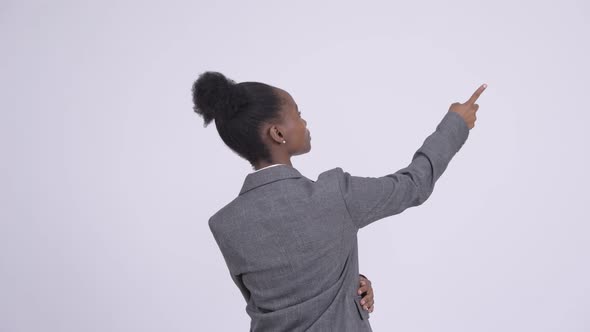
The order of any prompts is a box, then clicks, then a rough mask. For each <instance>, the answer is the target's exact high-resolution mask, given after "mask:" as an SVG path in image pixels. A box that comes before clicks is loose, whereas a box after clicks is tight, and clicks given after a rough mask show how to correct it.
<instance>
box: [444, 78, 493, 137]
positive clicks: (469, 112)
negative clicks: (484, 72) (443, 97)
mask: <svg viewBox="0 0 590 332" xmlns="http://www.w3.org/2000/svg"><path fill="white" fill-rule="evenodd" d="M487 87H488V85H487V84H482V85H481V86H480V87H479V88H478V89H477V90H476V91H475V92H474V93H473V95H472V96H471V98H469V100H468V101H466V102H464V103H463V104H461V103H453V104H451V107H450V108H449V112H456V113H457V114H459V115H460V116H461V117H462V118H463V120H465V123H466V124H467V127H468V128H469V129H471V128H473V127H474V126H475V120H477V117H476V116H475V112H477V110H478V109H479V105H478V104H476V103H475V101H476V100H477V98H479V96H480V95H481V93H482V92H483V91H484V90H485V89H486V88H487Z"/></svg>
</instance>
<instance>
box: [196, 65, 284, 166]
mask: <svg viewBox="0 0 590 332" xmlns="http://www.w3.org/2000/svg"><path fill="white" fill-rule="evenodd" d="M192 94H193V104H194V106H193V110H194V111H195V112H196V113H197V114H199V115H201V116H202V117H203V119H204V124H203V127H207V125H209V123H210V122H211V121H213V120H215V126H216V127H217V132H218V133H219V136H221V139H222V140H223V142H224V143H225V144H226V145H227V146H228V147H229V148H230V149H232V150H233V151H234V152H236V153H237V154H238V155H239V156H240V157H242V158H244V159H246V160H248V161H249V162H250V164H251V165H252V166H254V164H255V163H257V162H260V161H267V162H269V163H270V162H272V160H271V156H270V151H269V149H268V148H267V147H266V145H265V144H264V143H263V141H262V135H261V133H260V128H261V125H262V124H263V123H265V122H267V121H269V120H278V119H279V118H280V113H279V111H280V110H281V104H282V100H281V98H280V97H279V95H278V94H277V92H276V91H275V89H274V87H272V86H270V85H268V84H265V83H260V82H241V83H236V82H234V81H233V80H231V79H229V78H227V77H225V76H224V75H223V74H222V73H219V72H214V71H207V72H204V73H202V74H201V75H199V77H198V79H197V80H196V81H195V82H194V84H193V87H192Z"/></svg>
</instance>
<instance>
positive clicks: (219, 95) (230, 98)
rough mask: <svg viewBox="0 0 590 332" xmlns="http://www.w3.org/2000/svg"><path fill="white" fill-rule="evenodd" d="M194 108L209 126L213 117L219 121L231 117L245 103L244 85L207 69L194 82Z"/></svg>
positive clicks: (205, 124)
mask: <svg viewBox="0 0 590 332" xmlns="http://www.w3.org/2000/svg"><path fill="white" fill-rule="evenodd" d="M192 93H193V103H194V106H193V110H194V111H195V112H196V113H197V114H199V115H201V116H202V117H203V119H204V121H205V123H204V126H207V125H208V124H209V123H210V122H211V121H213V119H215V121H216V122H217V123H218V122H220V120H221V121H224V120H229V119H231V118H232V117H233V116H234V115H235V114H236V113H237V112H238V110H239V108H240V106H242V105H243V104H245V103H246V102H247V101H246V98H245V95H244V92H243V88H242V86H240V85H239V84H236V82H234V81H233V80H231V79H229V78H227V77H225V76H224V75H223V74H222V73H219V72H215V71H207V72H204V73H202V74H201V75H199V77H198V78H197V80H196V81H195V82H194V84H193V88H192Z"/></svg>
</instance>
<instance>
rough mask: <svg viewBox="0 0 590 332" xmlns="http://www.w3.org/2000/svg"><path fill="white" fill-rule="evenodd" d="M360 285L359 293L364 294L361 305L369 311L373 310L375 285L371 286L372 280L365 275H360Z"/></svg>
mask: <svg viewBox="0 0 590 332" xmlns="http://www.w3.org/2000/svg"><path fill="white" fill-rule="evenodd" d="M359 283H360V287H359V289H358V294H359V295H362V297H363V298H362V300H361V305H362V306H363V308H364V309H365V310H367V311H368V312H373V310H374V309H375V307H374V304H375V300H374V299H375V295H374V294H373V287H372V286H371V280H369V279H367V278H366V277H365V276H364V275H362V274H361V275H360V282H359Z"/></svg>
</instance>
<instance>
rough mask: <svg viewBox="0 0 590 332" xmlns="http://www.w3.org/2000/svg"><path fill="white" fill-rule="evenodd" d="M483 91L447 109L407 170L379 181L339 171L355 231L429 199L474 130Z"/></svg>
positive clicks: (482, 87)
mask: <svg viewBox="0 0 590 332" xmlns="http://www.w3.org/2000/svg"><path fill="white" fill-rule="evenodd" d="M486 87H487V85H485V84H484V85H482V86H480V87H479V88H478V89H477V90H476V91H475V93H474V94H473V95H472V96H471V97H470V98H469V99H468V100H467V101H466V102H465V103H453V104H452V105H451V107H450V108H449V111H448V112H447V113H446V114H445V116H444V117H443V119H442V120H441V122H440V123H439V124H438V125H437V127H436V130H435V131H434V132H433V133H432V134H430V135H429V136H428V137H427V138H426V139H425V140H424V143H423V144H422V146H421V147H420V148H419V149H418V150H417V151H416V152H415V153H414V155H413V157H412V161H411V163H410V164H409V165H408V166H407V167H405V168H402V169H400V170H398V171H397V172H395V173H392V174H388V175H385V176H382V177H361V176H354V175H351V174H349V173H348V172H345V171H343V170H342V169H340V170H341V171H342V173H341V176H340V190H341V193H342V197H343V199H344V202H345V205H346V208H347V209H348V212H349V214H350V217H351V219H352V221H353V223H354V224H355V226H356V227H357V228H362V227H365V226H367V225H368V224H370V223H372V222H374V221H376V220H379V219H382V218H385V217H388V216H392V215H395V214H398V213H401V212H402V211H404V210H405V209H407V208H409V207H413V206H417V205H420V204H422V203H423V202H424V201H426V200H427V199H428V198H429V197H430V195H431V194H432V191H433V190H434V185H435V183H436V181H437V180H438V179H439V178H440V176H441V175H442V173H443V172H444V171H445V170H446V168H447V166H448V164H449V162H450V161H451V159H452V158H453V156H454V155H455V154H456V153H457V152H458V151H459V149H460V148H461V147H462V146H463V144H464V143H465V141H466V140H467V137H468V136H469V130H470V129H471V128H473V127H474V123H475V120H476V117H475V112H477V110H478V109H479V105H477V104H476V103H475V102H476V100H477V98H479V96H480V95H481V93H482V92H483V91H484V90H485V88H486Z"/></svg>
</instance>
